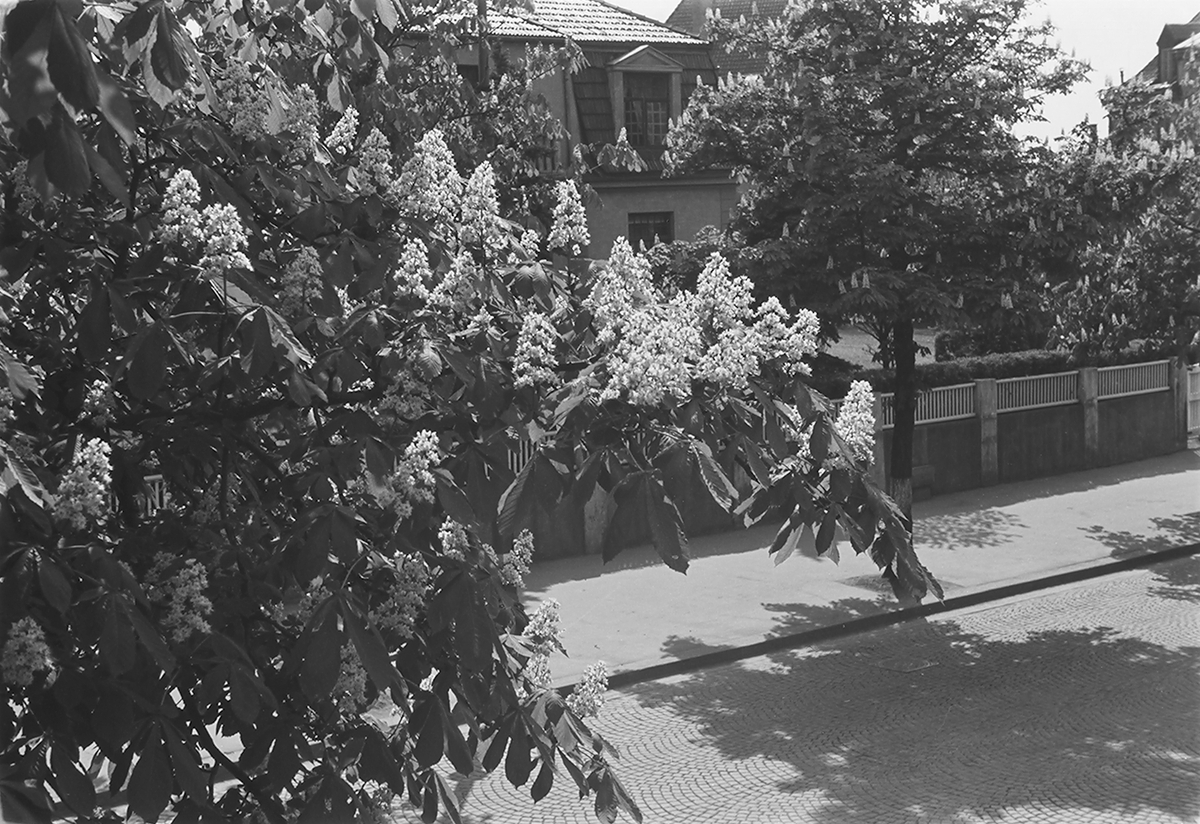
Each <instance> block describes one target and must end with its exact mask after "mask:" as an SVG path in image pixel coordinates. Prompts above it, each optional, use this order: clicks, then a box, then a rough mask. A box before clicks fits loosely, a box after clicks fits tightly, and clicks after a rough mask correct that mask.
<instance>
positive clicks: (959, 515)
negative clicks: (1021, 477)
mask: <svg viewBox="0 0 1200 824" xmlns="http://www.w3.org/2000/svg"><path fill="white" fill-rule="evenodd" d="M1028 528H1029V527H1028V526H1026V524H1025V523H1024V522H1023V521H1022V520H1021V519H1020V518H1018V517H1017V516H1015V515H1011V514H1009V513H1008V512H1005V511H1004V510H1001V509H968V510H963V511H961V512H946V513H942V514H939V515H927V516H925V517H924V518H920V519H918V520H917V522H916V524H915V527H914V534H913V539H914V541H915V543H916V547H917V551H918V552H920V551H921V550H922V549H946V550H955V549H962V548H964V547H970V548H979V547H995V546H1001V545H1003V544H1008V543H1012V542H1013V541H1015V540H1017V539H1018V538H1019V537H1020V533H1021V532H1023V531H1025V530H1027V529H1028Z"/></svg>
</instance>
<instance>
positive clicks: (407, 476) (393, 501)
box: [370, 429, 442, 519]
mask: <svg viewBox="0 0 1200 824" xmlns="http://www.w3.org/2000/svg"><path fill="white" fill-rule="evenodd" d="M441 459H442V453H441V449H440V448H439V447H438V442H437V435H436V434H434V433H433V432H430V431H429V430H427V429H423V430H421V431H420V432H418V433H417V434H416V436H414V437H413V439H412V442H411V443H410V444H409V445H408V446H407V447H406V448H405V450H404V455H403V457H402V458H401V459H400V460H399V461H398V462H397V463H396V469H395V471H393V472H392V473H391V474H389V475H388V476H387V477H386V478H384V479H383V482H382V483H381V484H379V485H374V484H371V485H370V488H371V492H372V494H373V495H374V496H375V500H376V501H377V502H378V503H379V505H380V506H381V507H383V508H384V509H390V510H392V511H393V512H395V513H396V515H397V516H398V517H399V518H401V519H403V518H407V517H408V516H409V515H411V514H412V510H413V504H415V503H430V502H432V501H433V486H434V478H433V473H432V472H430V468H431V467H432V466H433V465H434V464H436V463H437V462H438V461H440V460H441Z"/></svg>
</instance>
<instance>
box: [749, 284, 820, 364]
mask: <svg viewBox="0 0 1200 824" xmlns="http://www.w3.org/2000/svg"><path fill="white" fill-rule="evenodd" d="M756 314H757V315H758V319H757V320H756V321H755V322H754V332H755V334H756V335H757V336H758V339H759V341H760V345H761V346H762V358H763V360H764V361H777V362H778V363H779V364H780V366H781V367H782V368H783V370H784V371H785V372H787V373H788V374H791V375H807V374H809V373H810V372H811V370H810V368H809V366H808V364H807V363H806V362H805V358H809V357H812V356H813V355H815V354H816V352H817V333H818V332H819V331H820V328H821V322H820V320H819V319H818V318H817V315H816V313H815V312H813V311H811V310H809V309H801V310H799V311H798V312H796V319H795V320H794V321H792V322H791V323H788V316H787V310H785V309H784V308H783V306H782V305H780V303H779V300H778V299H777V298H775V297H774V296H771V297H769V298H767V299H766V300H765V301H763V302H762V303H761V304H760V305H759V307H758V309H757V310H756Z"/></svg>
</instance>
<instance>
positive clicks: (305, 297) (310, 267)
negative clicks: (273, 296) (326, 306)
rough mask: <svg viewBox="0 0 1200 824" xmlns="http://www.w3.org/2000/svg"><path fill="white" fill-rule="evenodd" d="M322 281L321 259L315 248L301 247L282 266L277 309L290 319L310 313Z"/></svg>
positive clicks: (318, 294) (319, 291) (319, 294)
mask: <svg viewBox="0 0 1200 824" xmlns="http://www.w3.org/2000/svg"><path fill="white" fill-rule="evenodd" d="M323 283H324V281H323V278H322V270H321V259H320V258H319V257H317V253H316V250H314V249H313V248H312V247H310V246H304V247H302V248H301V249H300V250H299V251H297V252H296V255H295V257H293V258H292V259H291V260H290V261H288V264H287V266H286V267H284V270H283V283H282V286H283V288H282V289H281V290H280V295H279V311H280V312H282V313H283V314H284V315H285V316H286V317H289V318H292V319H298V318H301V317H304V316H306V315H309V314H311V313H312V303H313V301H314V300H316V299H318V298H320V296H321V291H322V288H323Z"/></svg>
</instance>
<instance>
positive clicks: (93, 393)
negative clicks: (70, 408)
mask: <svg viewBox="0 0 1200 824" xmlns="http://www.w3.org/2000/svg"><path fill="white" fill-rule="evenodd" d="M115 405H116V397H115V396H114V395H113V389H112V384H111V383H109V382H108V381H106V380H96V381H92V382H91V384H89V385H88V391H87V394H86V395H85V396H84V398H83V417H84V418H85V419H86V420H88V421H90V422H91V423H92V425H94V426H98V427H100V428H105V427H107V426H109V425H110V424H111V423H112V422H113V408H114V407H115Z"/></svg>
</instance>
